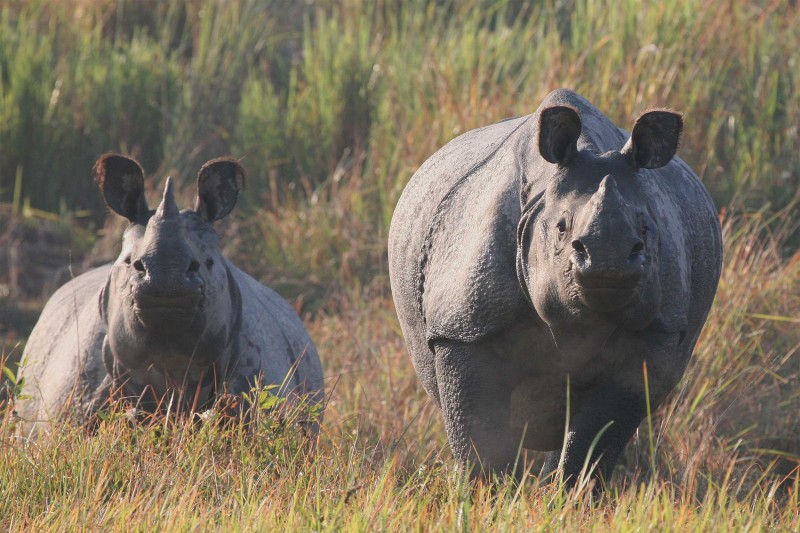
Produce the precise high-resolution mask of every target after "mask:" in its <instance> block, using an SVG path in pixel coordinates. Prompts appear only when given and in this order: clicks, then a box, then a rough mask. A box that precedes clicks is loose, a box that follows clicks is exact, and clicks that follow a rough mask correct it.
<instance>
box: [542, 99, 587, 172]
mask: <svg viewBox="0 0 800 533" xmlns="http://www.w3.org/2000/svg"><path fill="white" fill-rule="evenodd" d="M580 135H581V117H580V115H579V114H578V110H577V109H575V108H574V107H570V106H563V105H558V106H553V107H548V108H546V109H543V110H542V111H540V112H539V153H540V154H542V157H543V158H544V159H545V160H546V161H548V162H550V163H554V164H558V165H561V166H565V165H567V164H568V163H569V162H570V160H571V159H572V158H573V157H574V156H575V154H576V153H578V137H580Z"/></svg>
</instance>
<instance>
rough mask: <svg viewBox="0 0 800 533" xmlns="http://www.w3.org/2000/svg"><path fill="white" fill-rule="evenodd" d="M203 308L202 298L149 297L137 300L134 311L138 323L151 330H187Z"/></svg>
mask: <svg viewBox="0 0 800 533" xmlns="http://www.w3.org/2000/svg"><path fill="white" fill-rule="evenodd" d="M200 307H201V298H200V297H199V296H197V297H194V296H192V297H188V298H187V297H186V296H185V295H182V296H180V297H176V296H170V295H165V296H154V295H148V296H143V297H138V298H136V300H135V303H134V306H133V310H134V314H135V315H136V318H137V319H138V321H139V322H140V323H141V324H142V325H143V326H145V327H146V328H151V329H186V328H188V327H189V326H191V325H192V323H193V322H194V321H195V318H196V317H197V315H198V313H199V311H200Z"/></svg>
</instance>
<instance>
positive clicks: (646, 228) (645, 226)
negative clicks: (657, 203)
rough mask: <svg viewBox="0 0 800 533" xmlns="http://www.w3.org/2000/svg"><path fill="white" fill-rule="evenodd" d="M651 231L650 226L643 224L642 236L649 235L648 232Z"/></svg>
mask: <svg viewBox="0 0 800 533" xmlns="http://www.w3.org/2000/svg"><path fill="white" fill-rule="evenodd" d="M648 231H650V226H648V225H647V224H642V237H644V236H645V235H647V232H648Z"/></svg>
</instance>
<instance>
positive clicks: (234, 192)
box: [194, 157, 244, 222]
mask: <svg viewBox="0 0 800 533" xmlns="http://www.w3.org/2000/svg"><path fill="white" fill-rule="evenodd" d="M242 189H244V168H243V167H242V165H240V164H239V162H238V161H237V160H236V159H234V158H232V157H220V158H219V159H212V160H211V161H208V162H207V163H205V164H204V165H203V166H202V167H201V168H200V173H199V174H198V175H197V203H196V204H195V207H194V210H195V211H197V212H198V213H200V215H201V216H202V217H203V218H205V219H206V220H207V221H209V222H213V221H215V220H219V219H221V218H223V217H224V216H226V215H227V214H228V213H230V212H231V210H232V209H233V207H234V206H235V205H236V200H237V198H238V197H239V191H241V190H242Z"/></svg>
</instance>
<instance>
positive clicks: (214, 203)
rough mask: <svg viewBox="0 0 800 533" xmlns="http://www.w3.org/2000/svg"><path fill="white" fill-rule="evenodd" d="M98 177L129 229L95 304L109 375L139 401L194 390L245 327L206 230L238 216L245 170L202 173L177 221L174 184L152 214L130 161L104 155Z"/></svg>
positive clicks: (224, 167)
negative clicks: (146, 392)
mask: <svg viewBox="0 0 800 533" xmlns="http://www.w3.org/2000/svg"><path fill="white" fill-rule="evenodd" d="M95 175H96V179H97V183H98V185H99V186H100V189H101V190H102V192H103V196H104V197H105V201H106V203H107V204H108V206H109V208H110V209H111V210H112V211H114V212H115V213H117V214H118V215H121V216H123V217H125V218H126V219H127V220H128V221H129V222H130V224H129V226H128V228H127V229H126V230H125V233H124V236H123V244H122V252H121V253H120V255H119V258H118V259H117V260H116V261H115V262H114V264H113V266H112V269H111V273H110V276H109V279H108V282H107V285H106V286H105V288H104V290H103V292H102V295H101V298H100V312H101V315H102V317H103V319H104V321H105V323H106V327H107V336H106V339H105V342H104V348H103V349H104V361H105V365H106V369H107V370H108V371H109V373H110V374H111V375H112V376H114V377H119V376H125V379H126V380H127V381H126V382H128V383H131V384H133V386H134V387H135V386H137V385H138V388H137V389H136V390H135V392H136V393H139V394H141V392H142V389H144V388H147V387H151V388H152V391H153V392H154V393H155V394H156V395H163V393H164V392H166V391H167V390H168V389H170V387H172V386H174V385H176V384H179V385H183V386H188V387H192V386H197V385H198V384H199V383H201V382H203V381H204V379H205V380H208V379H209V376H211V375H212V374H214V373H218V372H219V371H220V369H219V368H216V367H217V366H219V364H220V363H222V364H224V363H225V362H226V358H227V357H229V354H230V352H231V350H232V348H233V347H232V343H233V342H235V339H236V335H237V334H238V329H239V328H240V325H241V316H240V314H241V296H240V293H239V291H238V288H237V286H236V284H235V283H234V281H233V278H232V274H231V272H230V270H229V267H228V263H227V261H226V260H225V259H224V258H223V256H222V254H221V251H220V244H219V238H218V236H217V234H216V232H215V231H214V228H213V227H212V223H213V222H214V221H216V220H219V219H221V218H223V217H224V216H226V215H227V214H228V213H230V211H231V210H232V209H233V207H234V206H235V204H236V200H237V196H238V193H239V190H240V189H241V187H242V186H243V184H244V170H243V169H242V167H241V166H240V165H239V163H238V162H237V161H235V160H234V159H231V158H221V159H215V160H212V161H209V162H207V163H205V164H204V165H203V166H202V168H201V169H200V172H199V174H198V177H197V201H196V204H195V207H194V209H184V210H182V211H181V210H179V209H178V206H177V204H176V201H175V191H174V186H173V183H172V179H171V178H167V182H166V186H165V188H164V193H163V196H162V199H161V203H160V204H159V205H158V207H157V208H156V209H155V210H151V209H150V208H149V207H148V205H147V201H146V199H145V194H144V172H143V171H142V168H141V166H140V165H139V163H137V162H136V161H134V160H133V159H130V158H127V157H124V156H121V155H116V154H106V155H104V156H103V157H101V158H100V160H98V162H97V163H96V165H95Z"/></svg>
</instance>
